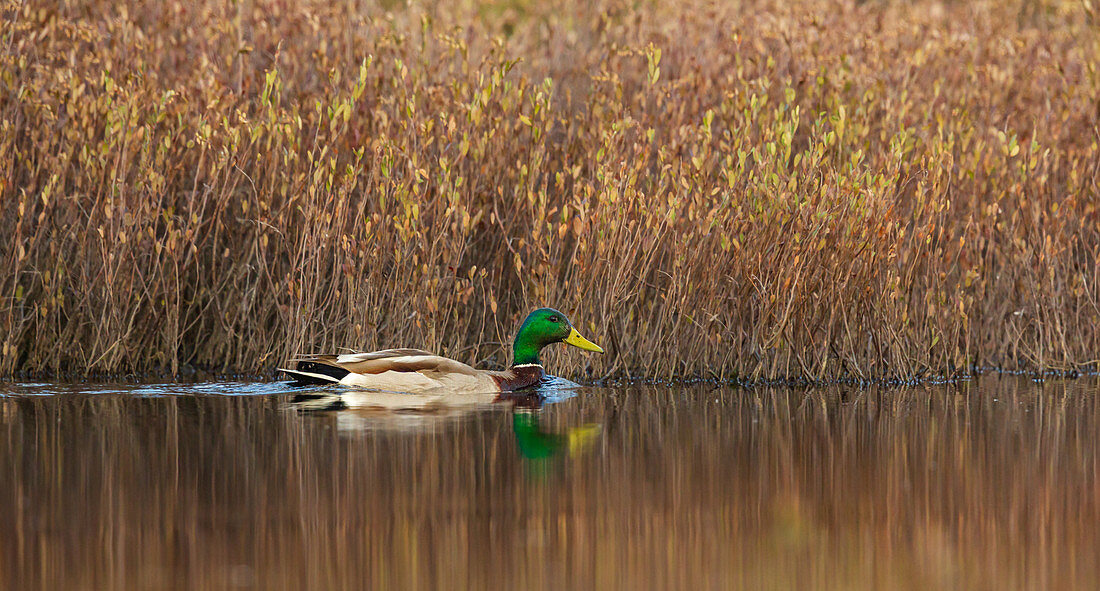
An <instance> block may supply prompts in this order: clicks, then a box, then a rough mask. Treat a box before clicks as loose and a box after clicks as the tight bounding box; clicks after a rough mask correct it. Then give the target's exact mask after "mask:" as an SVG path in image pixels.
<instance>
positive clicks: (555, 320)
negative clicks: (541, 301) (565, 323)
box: [547, 316, 561, 324]
mask: <svg viewBox="0 0 1100 591" xmlns="http://www.w3.org/2000/svg"><path fill="white" fill-rule="evenodd" d="M547 320H549V321H550V322H553V323H555V324H556V323H557V322H558V321H559V320H561V318H558V317H557V316H551V317H549V318H547Z"/></svg>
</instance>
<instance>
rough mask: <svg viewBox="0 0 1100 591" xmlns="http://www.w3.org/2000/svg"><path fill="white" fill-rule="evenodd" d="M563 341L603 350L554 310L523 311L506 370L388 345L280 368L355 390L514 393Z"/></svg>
mask: <svg viewBox="0 0 1100 591" xmlns="http://www.w3.org/2000/svg"><path fill="white" fill-rule="evenodd" d="M552 343H566V344H569V345H573V346H574V347H578V348H580V349H584V350H585V351H595V352H596V353H603V349H602V348H600V346H599V345H597V344H595V343H593V342H591V341H589V340H588V339H586V338H584V337H582V336H581V335H580V333H579V332H577V329H575V328H573V325H572V324H571V323H570V322H569V319H568V318H566V317H565V314H562V313H561V312H558V311H557V310H554V309H552V308H540V309H538V310H535V311H534V312H531V313H530V314H528V315H527V319H526V320H524V321H523V324H522V325H520V327H519V331H518V332H517V333H516V337H515V339H513V341H512V367H510V368H508V369H507V370H505V371H487V370H482V369H474V368H473V367H470V366H469V365H466V364H465V363H462V362H460V361H455V360H454V359H448V358H446V357H441V356H439V355H435V354H433V353H430V352H428V351H423V350H420V349H386V350H384V351H372V352H370V353H345V354H343V355H307V356H303V357H299V358H296V359H292V360H291V363H292V364H293V365H294V369H280V370H279V371H282V372H283V373H286V374H287V375H289V376H291V377H292V378H294V380H295V381H296V382H297V383H300V384H332V383H336V384H343V385H345V386H353V387H356V388H365V389H370V390H382V391H388V392H407V393H412V394H441V393H492V392H514V391H516V390H522V389H524V388H528V387H531V386H534V385H535V384H538V383H539V381H540V380H542V378H543V376H545V375H546V373H545V371H544V370H543V368H542V361H540V360H539V352H540V351H541V350H542V348H543V347H545V346H547V345H550V344H552Z"/></svg>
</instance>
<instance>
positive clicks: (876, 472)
mask: <svg viewBox="0 0 1100 591" xmlns="http://www.w3.org/2000/svg"><path fill="white" fill-rule="evenodd" d="M308 392H309V393H310V394H312V395H314V396H312V397H309V399H308V400H298V401H297V402H295V398H296V397H295V394H294V393H293V392H292V391H290V390H288V389H287V388H286V387H284V386H282V385H280V384H271V383H210V384H192V385H187V384H174V385H129V386H127V385H110V386H105V385H72V386H62V385H55V384H7V385H0V588H3V589H106V588H118V589H175V588H189V589H208V588H209V589H233V588H241V589H246V588H254V589H325V588H331V589H358V588H372V589H415V588H433V589H461V588H477V589H484V588H511V589H518V588H527V589H592V588H601V589H605V590H610V589H624V588H630V589H673V588H685V589H686V588H690V589H728V588H752V589H767V588H775V589H790V588H799V589H801V588H829V589H836V588H878V589H883V588H913V589H917V588H919V589H926V588H971V589H1005V588H1034V589H1041V588H1044V589H1045V588H1095V586H1096V585H1097V581H1100V481H1098V478H1097V476H1098V469H1100V442H1098V440H1097V434H1098V431H1100V404H1098V403H1097V393H1098V392H1100V381H1097V380H1093V379H1081V380H1076V381H1068V382H1046V383H1036V382H1033V381H1031V380H1028V379H1023V378H1013V377H996V376H991V377H985V378H982V379H980V380H978V381H974V382H967V383H963V384H960V385H953V386H948V385H944V386H928V387H919V388H907V389H865V390H858V389H846V388H830V389H819V390H786V389H765V390H752V391H748V390H741V389H733V388H713V387H688V388H684V387H674V388H669V387H648V386H647V387H629V388H619V389H599V388H587V389H582V390H579V391H577V392H575V393H573V392H568V391H556V392H553V393H551V394H552V395H551V396H550V397H549V399H548V400H545V401H539V400H534V399H530V398H528V399H520V400H516V401H506V402H499V403H496V404H464V405H460V406H451V405H448V404H446V403H445V401H442V402H441V401H435V402H433V403H430V404H421V405H416V404H411V403H410V404H407V405H401V404H399V403H389V402H382V403H378V404H372V403H371V401H370V400H364V399H360V400H358V401H353V402H355V404H354V405H355V406H359V408H348V409H343V410H321V409H324V408H331V407H335V406H339V405H340V401H338V400H337V399H336V398H335V397H334V396H333V395H332V394H331V392H328V393H326V392H322V391H308ZM298 398H301V397H300V396H299V397H298ZM540 402H541V403H540ZM416 406H419V407H417V408H413V407H416Z"/></svg>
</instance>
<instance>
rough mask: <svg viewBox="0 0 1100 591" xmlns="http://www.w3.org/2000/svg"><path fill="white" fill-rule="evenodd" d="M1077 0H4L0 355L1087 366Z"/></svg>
mask: <svg viewBox="0 0 1100 591" xmlns="http://www.w3.org/2000/svg"><path fill="white" fill-rule="evenodd" d="M1098 16H1100V15H1098V14H1097V12H1096V9H1095V8H1094V6H1093V4H1092V3H1091V2H1090V1H1088V0H1084V1H1077V0H1074V1H1064V0H1033V1H1025V2H1019V1H1015V2H1014V1H1008V2H1002V1H975V2H933V1H927V0H915V1H912V2H885V1H869V2H826V1H818V0H809V1H805V2H797V3H790V2H785V1H778V0H776V1H767V0H764V1H759V2H754V1H744V2H703V1H694V0H688V1H680V0H648V1H624V0H595V1H588V0H563V1H560V2H528V1H520V0H510V1H491V0H466V1H453V2H452V1H448V2H412V3H408V4H406V3H402V2H395V1H389V2H387V1H382V2H375V1H339V2H336V1H332V0H186V1H183V0H151V1H142V0H121V1H115V0H112V1H110V2H108V1H105V0H81V1H61V2H57V1H45V0H18V1H13V0H0V199H2V203H3V207H2V208H0V265H2V266H0V342H2V348H0V375H11V374H14V373H16V372H23V373H25V374H59V373H60V374H66V373H69V372H76V373H82V372H105V373H115V372H134V371H150V370H166V371H169V372H172V373H178V372H181V371H184V370H186V369H188V368H190V367H200V368H207V369H210V370H214V371H247V372H266V371H269V370H270V369H271V368H273V367H275V366H276V365H277V364H278V363H279V362H280V361H282V360H283V359H284V358H285V357H286V356H288V355H290V354H292V353H295V352H299V351H318V350H333V349H337V348H340V347H352V348H363V349H370V348H376V347H386V346H393V345H406V346H409V345H411V346H422V347H425V348H428V349H433V350H437V351H439V352H441V353H445V354H448V355H450V356H453V357H456V358H458V359H461V360H463V361H467V362H470V363H475V364H482V365H485V366H488V365H500V364H504V363H507V361H508V347H507V342H508V340H509V338H510V336H511V334H512V332H513V330H514V329H515V327H516V325H517V323H518V322H519V321H520V320H521V319H522V317H523V315H524V314H525V313H526V312H527V311H528V310H529V309H530V308H532V307H536V306H541V305H551V306H554V307H557V308H560V309H562V310H564V311H566V312H567V313H568V314H569V315H570V317H571V318H573V320H574V321H575V322H576V323H577V325H578V328H580V329H581V330H582V332H584V333H585V334H586V336H589V337H590V338H592V339H593V340H595V341H597V342H599V343H601V344H603V345H604V347H605V348H606V349H607V350H608V353H609V354H608V355H605V356H603V357H594V356H593V357H589V356H583V355H582V354H579V353H576V354H575V353H566V354H561V355H559V356H558V357H557V358H556V359H554V360H553V365H554V370H555V371H556V372H557V373H561V374H564V375H574V376H585V375H589V376H604V375H635V376H648V377H654V378H661V377H670V376H703V377H714V378H733V377H739V378H741V379H746V380H759V379H774V378H792V377H794V378H808V379H818V380H828V379H836V378H887V377H901V378H911V377H916V376H922V375H947V374H952V373H955V372H960V371H967V370H968V369H970V368H972V367H975V366H997V367H1002V368H1007V369H1026V370H1044V369H1057V370H1067V371H1078V370H1086V369H1095V368H1096V365H1097V358H1098V357H1097V352H1098V351H1100V341H1098V338H1100V322H1098V320H1100V308H1098V300H1100V289H1098V286H1097V281H1098V280H1100V259H1098V249H1100V236H1098V230H1100V226H1098V211H1097V203H1098V201H1097V197H1098V194H1097V172H1098V169H1100V145H1098V140H1100V129H1098V127H1097V117H1098V112H1100V98H1098V97H1100V73H1098V71H1097V64H1098V63H1100V24H1098V20H1097V19H1098Z"/></svg>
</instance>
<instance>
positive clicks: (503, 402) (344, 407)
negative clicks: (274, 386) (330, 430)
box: [288, 378, 601, 463]
mask: <svg viewBox="0 0 1100 591" xmlns="http://www.w3.org/2000/svg"><path fill="white" fill-rule="evenodd" d="M577 388H579V386H578V385H577V384H574V383H573V382H569V381H567V380H561V379H558V378H554V379H553V380H548V381H547V383H544V384H540V386H539V387H536V388H533V389H530V390H525V391H519V392H512V393H492V394H466V393H462V394H454V395H450V394H442V395H440V394H433V395H424V394H406V393H399V392H374V391H350V390H349V391H323V390H319V391H313V392H306V393H299V394H295V395H294V396H293V397H291V398H290V400H289V402H288V406H289V407H290V408H293V409H295V410H298V411H301V412H307V413H316V414H319V415H325V416H327V417H331V419H332V420H333V422H334V426H335V428H336V430H337V432H339V433H341V434H346V435H357V434H362V433H366V432H379V431H382V432H408V433H423V432H431V431H437V430H439V429H442V428H444V427H446V426H448V425H450V424H453V423H455V422H457V421H459V420H460V419H464V418H472V417H474V416H475V415H476V414H478V413H482V412H491V411H499V410H501V409H508V410H510V411H511V413H510V415H511V423H512V432H513V433H514V435H515V441H516V445H517V448H518V450H519V453H520V455H521V456H522V457H524V458H526V459H528V460H532V461H535V462H539V463H541V462H542V461H544V460H548V459H550V458H553V457H555V456H559V455H569V456H575V455H577V454H579V453H582V452H584V451H586V450H588V449H590V448H591V447H592V445H593V444H594V442H595V441H596V440H597V438H598V436H599V434H600V430H601V427H600V425H599V424H596V423H586V424H584V425H581V426H577V427H570V428H568V429H565V430H564V431H561V432H558V431H552V430H548V429H547V428H545V427H544V426H543V425H542V417H543V409H544V408H545V407H546V406H547V405H550V404H555V403H558V402H561V401H564V400H568V399H569V398H572V397H574V396H576V389H577Z"/></svg>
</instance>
